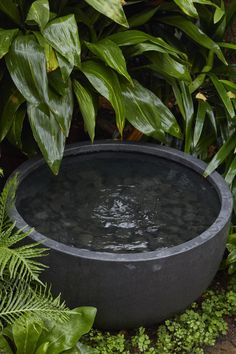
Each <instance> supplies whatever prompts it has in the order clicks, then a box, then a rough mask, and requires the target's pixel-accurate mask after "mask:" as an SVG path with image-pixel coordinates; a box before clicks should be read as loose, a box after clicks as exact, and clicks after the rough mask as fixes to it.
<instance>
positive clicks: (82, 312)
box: [40, 307, 96, 354]
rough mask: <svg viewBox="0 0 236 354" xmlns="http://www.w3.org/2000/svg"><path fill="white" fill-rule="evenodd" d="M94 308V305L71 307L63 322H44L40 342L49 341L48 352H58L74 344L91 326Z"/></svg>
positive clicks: (55, 353) (72, 346)
mask: <svg viewBox="0 0 236 354" xmlns="http://www.w3.org/2000/svg"><path fill="white" fill-rule="evenodd" d="M95 315H96V309H95V308H94V307H77V308H76V309H73V314H72V315H70V319H69V321H67V322H65V323H58V322H57V323H55V322H48V323H46V330H44V331H43V332H42V334H41V337H40V342H49V346H48V353H50V354H59V353H62V352H63V351H65V350H69V349H72V348H74V347H75V346H76V343H77V342H78V341H79V339H80V338H81V337H82V336H83V335H84V334H86V333H88V332H89V331H90V329H91V328H92V325H93V322H94V318H95Z"/></svg>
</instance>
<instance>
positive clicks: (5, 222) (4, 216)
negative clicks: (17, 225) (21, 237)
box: [0, 175, 18, 233]
mask: <svg viewBox="0 0 236 354" xmlns="http://www.w3.org/2000/svg"><path fill="white" fill-rule="evenodd" d="M17 181H18V176H17V175H15V176H14V177H13V178H11V179H10V180H9V181H8V183H7V184H6V185H5V187H4V188H3V191H2V193H1V195H0V233H2V232H3V231H4V230H6V229H7V228H8V227H9V226H11V221H10V220H9V217H8V211H9V209H10V208H11V207H12V205H13V203H14V200H15V193H16V187H17Z"/></svg>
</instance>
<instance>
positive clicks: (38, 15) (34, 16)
mask: <svg viewBox="0 0 236 354" xmlns="http://www.w3.org/2000/svg"><path fill="white" fill-rule="evenodd" d="M49 18H50V10H49V3H48V0H36V1H34V2H33V3H32V5H31V7H30V9H29V12H28V15H27V17H26V23H28V24H31V23H33V24H34V23H37V24H38V25H39V27H40V28H41V30H42V29H44V27H45V26H46V24H47V23H48V21H49Z"/></svg>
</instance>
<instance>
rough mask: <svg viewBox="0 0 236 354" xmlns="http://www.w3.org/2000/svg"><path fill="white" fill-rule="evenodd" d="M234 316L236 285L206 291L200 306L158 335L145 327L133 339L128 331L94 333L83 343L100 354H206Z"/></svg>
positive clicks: (173, 320)
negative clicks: (205, 348)
mask: <svg viewBox="0 0 236 354" xmlns="http://www.w3.org/2000/svg"><path fill="white" fill-rule="evenodd" d="M235 313H236V292H235V286H233V285H229V287H228V289H227V290H226V291H224V290H220V291H219V290H214V291H213V290H209V291H207V292H206V293H205V294H204V295H203V298H202V302H201V303H200V304H197V303H193V304H192V306H191V307H190V308H189V309H187V310H186V311H185V312H184V313H183V314H181V315H177V316H176V317H174V318H173V319H170V320H167V321H165V323H164V324H163V325H160V326H159V327H158V329H157V332H156V333H154V330H153V329H150V330H148V329H145V328H143V327H141V328H139V329H138V330H137V331H136V333H135V334H134V335H131V336H130V335H129V333H127V332H125V331H123V332H119V333H117V334H116V333H114V334H111V333H109V332H106V333H103V332H101V331H97V330H92V331H91V332H90V333H89V334H88V335H87V336H86V337H84V338H83V340H82V341H83V342H84V343H87V344H89V345H90V346H92V347H94V348H96V349H97V353H98V354H112V353H123V354H132V353H145V354H155V353H156V354H159V353H162V354H174V353H181V354H185V353H196V354H201V353H202V354H203V349H202V348H203V347H204V346H212V345H214V344H215V341H216V339H217V337H218V336H219V335H221V334H225V333H226V332H227V322H226V321H225V320H224V316H228V315H233V314H235Z"/></svg>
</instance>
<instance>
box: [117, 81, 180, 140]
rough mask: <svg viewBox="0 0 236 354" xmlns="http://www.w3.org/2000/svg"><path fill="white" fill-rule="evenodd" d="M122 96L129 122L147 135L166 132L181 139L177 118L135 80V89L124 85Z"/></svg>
mask: <svg viewBox="0 0 236 354" xmlns="http://www.w3.org/2000/svg"><path fill="white" fill-rule="evenodd" d="M121 88H122V94H123V98H124V104H125V116H126V118H127V120H128V121H129V122H130V123H131V124H132V125H133V126H134V127H135V128H136V129H138V130H139V131H141V132H142V133H144V134H146V135H156V134H158V135H159V138H160V139H161V140H163V138H164V131H165V132H167V133H169V134H171V135H173V136H175V137H178V138H181V131H180V128H179V126H178V124H177V122H176V119H175V117H174V116H173V114H172V113H171V112H170V110H169V109H168V108H167V107H166V106H165V105H164V104H163V103H162V102H161V100H160V99H159V98H158V97H157V96H156V95H155V94H154V93H153V92H151V91H150V90H148V89H146V88H145V87H143V86H142V85H140V84H139V83H138V82H137V81H136V80H134V87H132V86H131V85H125V84H122V86H121Z"/></svg>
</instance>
